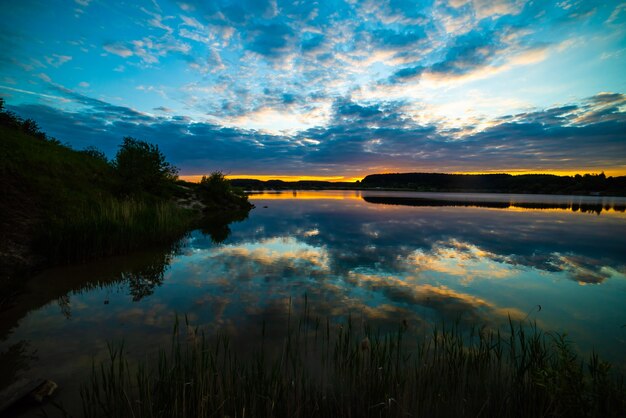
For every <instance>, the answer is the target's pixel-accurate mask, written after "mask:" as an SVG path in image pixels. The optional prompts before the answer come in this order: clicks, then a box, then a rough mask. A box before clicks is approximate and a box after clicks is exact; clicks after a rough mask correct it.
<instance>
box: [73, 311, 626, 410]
mask: <svg viewBox="0 0 626 418" xmlns="http://www.w3.org/2000/svg"><path fill="white" fill-rule="evenodd" d="M286 325H287V331H286V336H285V337H284V339H283V340H282V343H281V344H280V347H279V348H278V349H276V348H275V347H273V346H272V345H271V344H269V341H267V340H266V337H265V324H263V325H261V333H260V337H259V340H258V341H257V342H256V343H255V344H252V345H248V346H246V349H247V350H243V351H246V353H243V354H242V350H240V349H239V348H241V347H240V346H238V345H236V344H235V342H234V340H233V339H231V338H229V336H227V335H223V334H221V335H215V336H212V337H211V338H208V337H207V336H205V335H204V334H203V333H201V332H199V330H198V329H197V328H196V329H192V330H191V331H189V327H188V334H187V336H185V335H184V333H182V332H181V331H180V328H179V323H178V320H177V321H176V324H175V326H174V332H173V334H172V340H171V348H170V350H169V351H165V350H163V351H161V352H160V353H159V356H158V359H157V360H156V361H155V362H149V361H140V362H138V363H136V362H132V363H131V362H129V361H128V360H127V359H126V358H125V352H124V347H123V345H121V346H109V351H110V360H109V361H107V362H103V363H101V364H99V365H98V366H96V365H95V364H94V368H93V371H92V376H91V380H90V381H89V382H88V383H87V384H86V385H85V386H83V388H82V390H81V397H82V403H83V413H84V415H85V416H87V417H97V416H115V417H248V416H249V417H266V416H267V417H270V416H272V417H273V416H276V417H380V416H391V417H400V416H402V417H410V416H412V417H420V416H423V417H479V416H480V417H539V416H541V417H543V416H550V417H611V416H616V417H617V416H623V415H621V414H622V413H623V412H624V411H626V409H625V408H626V393H625V388H624V384H623V377H621V376H615V375H613V374H612V373H611V371H610V365H609V364H607V363H605V362H602V361H600V360H599V359H598V357H597V356H596V355H595V354H594V355H592V356H591V358H590V359H589V360H588V361H587V362H584V361H582V360H581V359H580V358H579V357H578V356H577V354H576V353H575V351H574V350H573V349H572V347H571V346H570V344H569V342H568V341H567V340H566V339H565V338H564V337H563V336H561V335H556V334H544V333H542V332H541V331H540V330H538V329H537V327H536V326H534V325H533V324H523V323H518V324H515V323H513V322H512V321H510V330H509V332H507V333H506V335H505V334H503V333H500V332H498V331H489V330H487V329H482V330H474V331H473V332H470V333H464V332H461V331H460V328H458V327H456V326H452V327H445V326H440V327H433V328H432V329H431V330H429V332H428V333H426V332H424V333H422V334H419V335H418V334H416V333H412V332H410V331H408V330H407V329H406V328H405V327H404V326H400V327H399V328H398V330H397V331H396V332H394V333H391V334H389V333H387V334H383V333H381V332H378V331H374V330H372V329H370V328H368V327H363V328H361V329H356V327H354V326H353V322H352V321H351V320H348V321H347V323H345V324H343V326H337V325H333V324H331V322H330V321H329V320H321V319H320V318H312V317H310V316H309V315H308V311H307V309H306V308H305V314H304V315H303V316H302V317H301V318H299V320H297V321H289V323H288V324H286Z"/></svg>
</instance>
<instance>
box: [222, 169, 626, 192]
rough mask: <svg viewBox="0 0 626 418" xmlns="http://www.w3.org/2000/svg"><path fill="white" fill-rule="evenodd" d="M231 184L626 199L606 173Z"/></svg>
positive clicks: (622, 185)
mask: <svg viewBox="0 0 626 418" xmlns="http://www.w3.org/2000/svg"><path fill="white" fill-rule="evenodd" d="M230 182H231V184H232V185H233V186H235V187H239V188H241V189H244V190H294V189H299V190H329V189H394V190H396V189H400V190H413V191H422V192H484V193H532V194H582V195H605V196H626V176H621V177H606V176H605V175H604V174H585V175H576V176H556V175H551V174H524V175H516V176H514V175H511V174H441V173H394V174H370V175H368V176H366V177H365V178H364V179H363V180H362V181H356V182H330V181H313V180H302V181H282V180H267V181H262V180H256V179H236V180H231V181H230Z"/></svg>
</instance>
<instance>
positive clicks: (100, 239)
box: [36, 198, 197, 262]
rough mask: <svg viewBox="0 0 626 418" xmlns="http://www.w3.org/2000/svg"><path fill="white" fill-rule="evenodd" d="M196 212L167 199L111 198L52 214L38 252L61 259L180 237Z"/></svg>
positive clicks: (104, 253)
mask: <svg viewBox="0 0 626 418" xmlns="http://www.w3.org/2000/svg"><path fill="white" fill-rule="evenodd" d="M196 218H197V214H196V213H195V212H193V211H191V210H184V209H181V208H179V207H178V206H177V205H176V204H174V203H172V202H168V201H157V202H146V201H142V200H132V199H128V200H120V199H114V198H109V199H106V200H102V201H100V202H97V203H95V204H92V205H89V206H85V207H81V208H77V209H76V211H75V214H74V216H72V217H71V218H68V217H66V216H53V217H52V219H51V220H50V224H49V225H48V227H47V228H46V229H45V230H44V231H42V233H41V235H40V236H39V237H38V241H37V242H36V248H37V252H38V253H40V254H45V255H47V257H48V258H50V259H52V260H57V261H59V262H72V261H80V260H87V259H90V258H94V257H99V256H103V255H111V254H119V253H124V252H127V251H130V250H132V249H134V248H138V247H140V246H141V245H145V244H149V243H159V242H166V241H170V240H176V239H178V238H180V237H181V236H182V235H183V234H184V233H185V232H186V231H187V230H188V229H189V228H190V226H191V225H192V224H193V222H194V221H195V219H196Z"/></svg>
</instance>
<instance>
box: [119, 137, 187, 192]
mask: <svg viewBox="0 0 626 418" xmlns="http://www.w3.org/2000/svg"><path fill="white" fill-rule="evenodd" d="M113 165H114V166H115V168H116V170H117V173H118V176H119V178H120V180H121V191H122V192H123V193H125V194H129V195H133V194H141V193H143V192H146V193H152V194H154V195H157V196H164V195H168V194H169V193H170V191H171V188H172V186H173V184H174V181H175V180H176V179H177V174H178V169H177V168H176V167H174V166H173V165H171V164H170V163H169V162H167V161H165V156H164V155H163V153H162V152H161V151H160V150H159V147H158V146H157V145H153V144H149V143H148V142H145V141H140V140H137V139H135V138H131V137H129V136H127V137H125V138H124V142H123V143H122V145H120V149H119V151H118V152H117V155H116V156H115V160H114V161H113Z"/></svg>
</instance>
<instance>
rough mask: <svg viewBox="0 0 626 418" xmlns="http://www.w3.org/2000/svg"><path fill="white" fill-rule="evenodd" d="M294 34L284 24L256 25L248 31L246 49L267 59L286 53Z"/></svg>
mask: <svg viewBox="0 0 626 418" xmlns="http://www.w3.org/2000/svg"><path fill="white" fill-rule="evenodd" d="M293 35H294V33H293V31H292V29H291V28H290V27H289V26H288V25H287V24H285V23H280V22H274V23H268V24H258V25H255V26H253V27H251V28H250V29H249V31H248V37H247V45H248V49H249V50H251V51H254V52H256V53H258V54H261V55H265V56H267V57H275V56H277V55H279V54H280V53H282V52H285V51H286V47H287V46H288V44H289V41H290V39H291V38H292V37H293Z"/></svg>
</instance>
